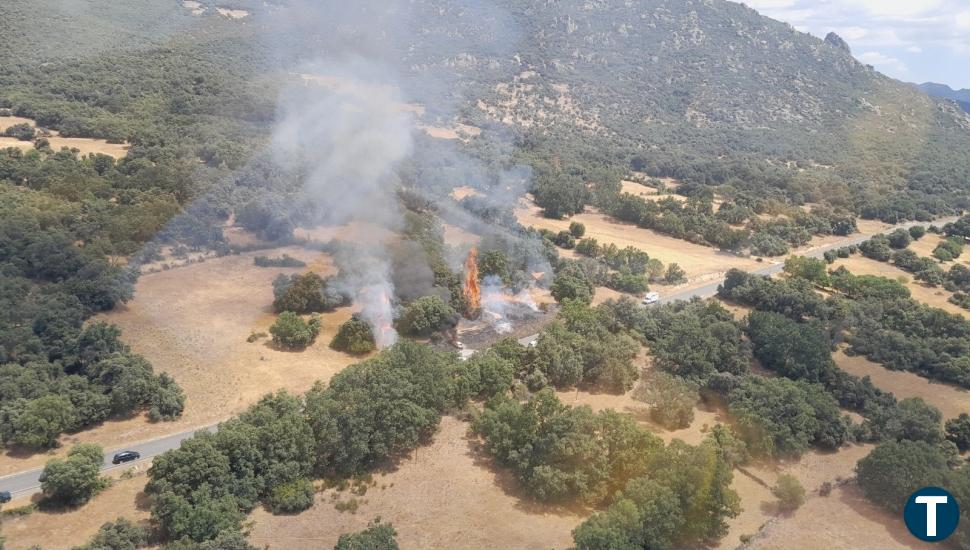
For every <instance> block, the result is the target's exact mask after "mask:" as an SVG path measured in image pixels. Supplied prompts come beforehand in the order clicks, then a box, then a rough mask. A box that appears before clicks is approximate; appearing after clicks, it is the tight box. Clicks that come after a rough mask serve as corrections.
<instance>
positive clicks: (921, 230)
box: [909, 225, 926, 241]
mask: <svg viewBox="0 0 970 550" xmlns="http://www.w3.org/2000/svg"><path fill="white" fill-rule="evenodd" d="M909 236H910V237H912V238H913V240H914V241H918V240H920V239H922V238H923V237H925V236H926V228H925V227H924V226H922V225H914V226H913V227H910V228H909Z"/></svg>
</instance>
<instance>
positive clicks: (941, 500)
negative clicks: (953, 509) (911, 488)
mask: <svg viewBox="0 0 970 550" xmlns="http://www.w3.org/2000/svg"><path fill="white" fill-rule="evenodd" d="M916 504H925V505H926V536H927V537H935V536H936V505H937V504H946V497H945V496H942V495H941V496H926V495H922V496H918V497H916Z"/></svg>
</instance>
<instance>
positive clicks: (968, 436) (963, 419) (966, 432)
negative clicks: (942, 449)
mask: <svg viewBox="0 0 970 550" xmlns="http://www.w3.org/2000/svg"><path fill="white" fill-rule="evenodd" d="M946 438H947V439H948V440H950V441H952V442H953V443H954V444H955V445H956V446H957V448H958V449H960V452H966V451H967V450H970V414H967V413H961V414H960V416H958V417H957V418H951V419H950V420H947V421H946Z"/></svg>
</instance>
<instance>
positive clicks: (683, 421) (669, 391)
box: [633, 371, 700, 430]
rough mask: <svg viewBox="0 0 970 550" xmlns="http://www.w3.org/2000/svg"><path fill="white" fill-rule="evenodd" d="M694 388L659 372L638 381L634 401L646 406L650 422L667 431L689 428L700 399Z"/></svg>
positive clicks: (682, 380)
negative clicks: (648, 408) (648, 409)
mask: <svg viewBox="0 0 970 550" xmlns="http://www.w3.org/2000/svg"><path fill="white" fill-rule="evenodd" d="M697 390H698V386H697V384H694V383H691V382H689V381H688V380H685V379H683V378H679V377H677V376H673V375H670V374H667V373H665V372H661V371H654V372H651V373H650V375H649V376H647V377H646V378H644V379H643V380H641V382H640V385H639V386H638V387H637V389H636V391H635V392H634V394H633V397H634V399H637V400H638V401H643V402H644V403H646V404H648V405H650V418H652V419H653V420H654V421H655V422H657V423H658V424H660V425H661V426H663V427H665V428H667V429H668V430H678V429H682V428H686V427H688V426H690V424H691V422H693V421H694V406H695V405H697V401H698V399H699V398H700V396H699V394H698V392H697Z"/></svg>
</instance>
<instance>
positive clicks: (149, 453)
mask: <svg viewBox="0 0 970 550" xmlns="http://www.w3.org/2000/svg"><path fill="white" fill-rule="evenodd" d="M957 219H958V218H957V217H952V218H944V219H940V220H936V221H934V222H933V223H935V224H937V225H943V224H945V223H949V222H952V221H956V220H957ZM914 225H924V224H921V223H919V222H910V223H904V224H899V225H894V226H892V227H889V228H887V229H886V230H884V231H882V232H880V233H873V234H868V235H855V236H852V237H850V238H847V239H845V240H843V241H839V242H838V243H835V244H831V245H827V246H821V247H819V248H816V249H812V250H809V251H805V252H802V253H801V255H803V256H808V257H812V258H821V257H822V256H823V255H824V254H825V253H826V252H828V251H829V250H836V249H839V248H842V247H846V246H852V245H858V244H860V243H862V242H865V241H867V240H869V239H871V238H872V237H873V236H875V235H878V234H886V233H890V232H892V231H895V230H896V229H900V228H902V229H908V228H909V227H912V226H914ZM783 269H784V264H783V263H781V262H774V261H771V263H768V264H766V265H765V267H763V268H760V269H756V270H754V271H752V273H754V274H757V275H773V274H775V273H779V272H780V271H782V270H783ZM722 282H724V279H723V278H722V279H720V280H718V281H716V282H712V283H710V284H707V285H704V286H701V287H696V288H691V289H686V290H682V291H679V292H674V293H672V294H668V295H667V296H663V297H662V298H661V299H660V303H664V304H667V303H671V302H676V301H678V300H690V299H692V298H695V297H698V298H710V297H712V296H714V295H716V294H717V288H718V287H719V286H720V285H721V283H722ZM538 337H539V335H538V334H533V335H530V336H526V337H524V338H520V339H519V342H520V343H522V344H523V345H528V344H529V343H530V342H532V341H534V340H536V339H537V338H538ZM471 353H474V350H464V353H463V355H470V354H471ZM216 427H217V426H215V425H212V426H204V427H201V428H193V429H191V430H186V431H184V432H180V433H177V434H173V435H168V436H164V437H160V438H157V439H151V440H148V441H143V442H141V443H133V444H131V445H130V446H128V447H124V448H121V449H114V450H112V451H109V452H107V453H105V455H104V463H103V464H102V466H101V470H102V471H110V470H114V469H117V468H126V467H130V466H131V465H133V464H139V463H144V462H146V461H149V460H151V459H152V458H154V457H156V456H158V455H160V454H162V453H164V452H165V451H168V450H171V449H175V448H177V447H178V446H179V445H180V444H181V443H182V441H184V440H186V439H188V438H190V437H192V436H193V435H195V434H196V433H199V432H204V431H210V432H211V431H215V430H216ZM120 451H137V452H139V453H141V458H140V459H139V460H137V461H135V462H128V463H125V464H121V465H118V466H115V465H114V464H112V463H111V459H112V457H113V456H114V454H115V453H117V452H120ZM41 471H42V469H41V468H37V469H33V470H26V471H23V472H19V473H16V474H10V475H7V476H3V477H0V491H10V493H11V495H12V496H13V497H14V498H18V497H23V496H28V495H32V494H34V493H37V492H40V474H41Z"/></svg>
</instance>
